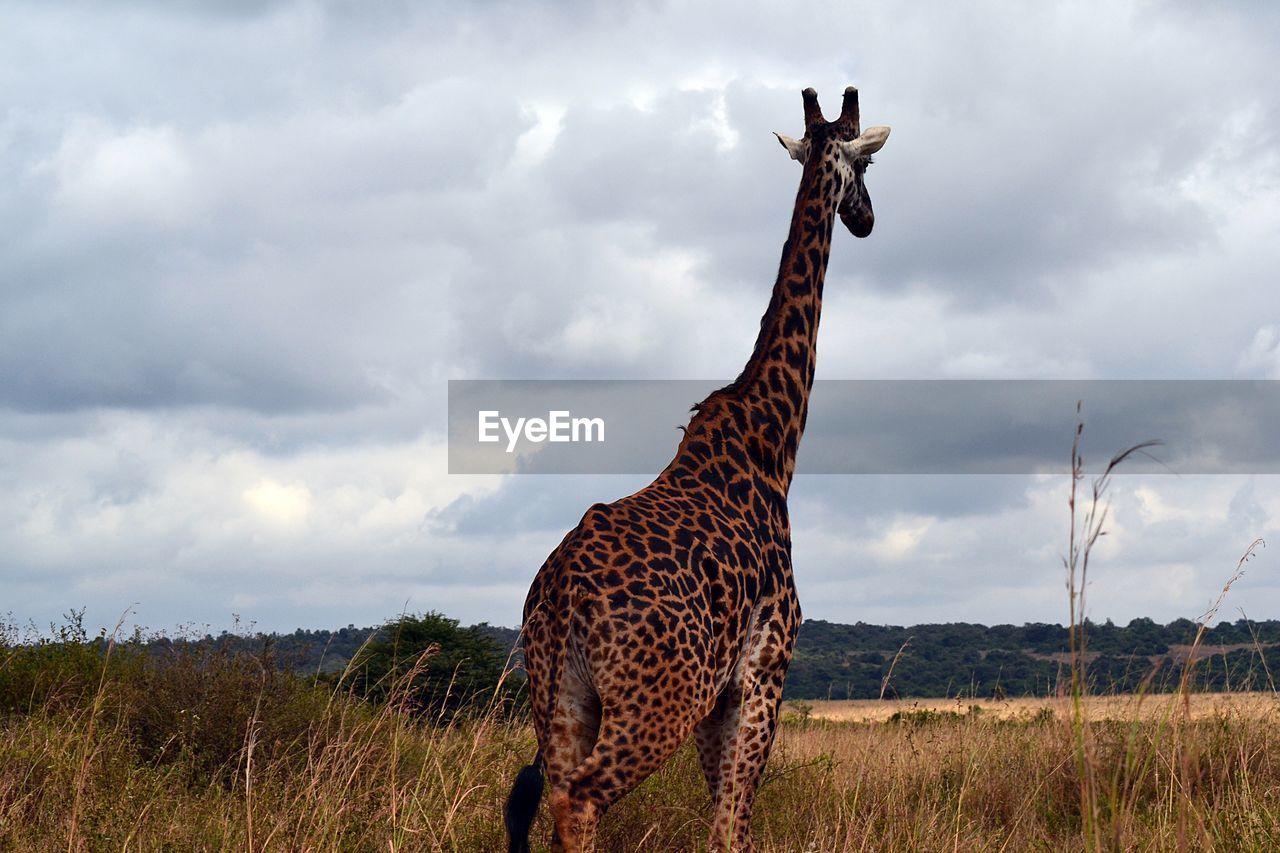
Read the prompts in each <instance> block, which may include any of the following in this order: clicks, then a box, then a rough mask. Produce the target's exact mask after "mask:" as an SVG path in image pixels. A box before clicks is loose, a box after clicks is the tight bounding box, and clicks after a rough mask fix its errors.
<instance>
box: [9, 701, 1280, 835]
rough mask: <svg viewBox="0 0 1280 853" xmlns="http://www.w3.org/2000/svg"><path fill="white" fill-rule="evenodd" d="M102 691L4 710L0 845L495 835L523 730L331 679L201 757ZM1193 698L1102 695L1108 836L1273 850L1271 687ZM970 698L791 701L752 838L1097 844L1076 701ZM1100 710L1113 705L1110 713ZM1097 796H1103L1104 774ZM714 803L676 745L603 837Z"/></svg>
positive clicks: (528, 749)
mask: <svg viewBox="0 0 1280 853" xmlns="http://www.w3.org/2000/svg"><path fill="white" fill-rule="evenodd" d="M110 690H111V685H110V684H108V685H107V687H106V691H107V692H106V693H104V694H102V695H100V696H99V701H98V709H97V710H96V711H95V710H94V705H93V704H92V702H90V703H88V704H86V705H84V706H83V707H81V708H79V709H65V708H63V709H57V710H54V709H50V710H49V711H48V712H44V711H37V712H34V713H28V714H21V715H19V714H14V715H10V716H8V717H6V718H4V719H3V720H0V849H5V850H9V849H13V850H57V849H64V850H126V849H127V850H161V849H180V850H228V849H236V850H368V851H375V850H377V851H386V850H433V851H434V850H439V851H445V850H475V851H488V850H496V849H501V846H502V843H503V842H502V833H501V819H500V813H501V812H500V809H501V803H502V800H503V797H504V796H505V794H506V791H507V788H508V786H509V784H510V781H511V779H512V778H513V776H514V774H515V772H516V770H517V769H518V768H519V767H520V765H521V764H523V763H525V762H526V761H527V760H528V758H529V756H530V755H531V754H532V752H533V750H534V743H533V737H532V734H531V732H530V731H529V730H528V728H527V725H526V724H525V723H524V722H522V721H519V720H507V719H504V718H503V717H502V715H500V714H498V713H496V712H491V713H488V714H486V715H483V716H482V717H480V718H479V719H474V720H467V721H460V722H456V723H454V724H451V725H449V726H445V727H436V726H433V725H431V724H430V723H429V722H424V721H421V720H417V719H414V718H412V717H410V716H408V715H406V714H403V713H401V712H400V711H398V710H397V709H396V708H395V707H394V706H382V707H380V708H372V707H369V706H367V705H364V704H363V703H360V702H358V701H355V700H352V699H350V698H349V697H346V696H345V695H342V694H340V693H336V694H332V695H329V696H327V697H326V698H325V699H324V701H323V702H322V703H320V704H318V705H317V706H314V708H313V710H314V713H315V719H314V720H312V721H311V723H310V724H309V725H308V726H307V727H306V732H307V734H306V736H305V737H303V738H302V739H301V740H300V741H299V742H298V743H296V744H294V745H293V746H292V747H290V748H283V747H282V746H281V745H280V744H278V743H276V744H272V743H270V742H269V739H267V738H264V737H263V735H262V731H263V727H262V726H261V725H259V724H255V722H254V719H255V715H254V712H253V708H252V707H250V708H248V709H247V713H246V718H245V719H246V721H247V725H246V726H245V728H244V730H243V731H242V734H241V736H240V747H239V749H238V750H237V751H236V753H235V755H233V756H232V758H231V760H230V761H229V763H228V764H227V765H226V766H225V767H222V768H219V769H214V770H211V769H209V768H208V767H206V766H205V764H204V763H203V761H202V760H201V759H200V757H199V756H197V755H195V754H191V753H184V752H183V751H182V750H181V749H179V750H176V752H175V754H174V755H172V756H168V757H166V756H159V757H157V756H149V755H146V754H144V753H143V752H142V751H140V749H139V747H138V744H137V743H136V742H134V739H133V738H132V737H131V736H130V735H129V733H128V731H127V727H126V726H125V725H124V722H123V721H122V720H121V719H120V717H119V716H118V715H117V714H116V712H115V711H113V710H112V706H113V701H112V700H113V697H112V696H111V695H110ZM1193 698H1194V700H1195V713H1194V714H1193V717H1194V719H1190V720H1187V721H1185V722H1184V723H1183V724H1182V727H1181V729H1180V732H1181V734H1180V737H1179V738H1173V737H1171V736H1170V734H1169V727H1168V725H1167V724H1166V723H1164V722H1162V721H1161V718H1160V715H1159V714H1154V713H1149V712H1148V711H1147V710H1146V709H1148V708H1151V709H1159V708H1164V709H1168V707H1169V703H1170V702H1175V703H1176V702H1179V701H1180V700H1179V698H1178V697H1177V696H1162V697H1146V698H1145V699H1141V700H1139V699H1138V698H1137V697H1111V698H1110V699H1107V700H1104V701H1100V702H1098V704H1097V705H1096V710H1097V711H1098V714H1097V717H1096V718H1095V719H1094V720H1093V722H1092V725H1091V737H1092V747H1091V754H1092V756H1093V761H1094V762H1095V768H1094V769H1095V771H1096V773H1097V774H1098V777H1099V778H1101V779H1108V778H1111V776H1112V775H1113V774H1115V773H1116V772H1118V771H1119V770H1120V769H1122V768H1124V767H1126V766H1128V765H1129V764H1130V763H1131V761H1130V756H1132V755H1134V754H1135V753H1136V754H1145V751H1147V750H1150V751H1151V752H1152V754H1153V760H1152V761H1151V762H1150V763H1149V765H1148V766H1147V769H1146V770H1145V771H1144V772H1143V773H1142V774H1141V775H1139V776H1136V777H1135V778H1133V779H1132V780H1131V784H1130V785H1129V787H1128V788H1126V790H1125V791H1124V797H1123V802H1124V803H1125V811H1124V820H1123V822H1122V825H1121V826H1120V827H1119V829H1118V831H1117V836H1116V838H1117V846H1118V847H1122V848H1128V849H1160V850H1163V849H1178V848H1179V847H1181V848H1182V849H1208V848H1216V849H1227V850H1258V849H1274V848H1275V847H1276V846H1277V845H1280V727H1278V726H1277V725H1276V720H1275V718H1274V715H1275V713H1276V710H1277V707H1280V699H1277V698H1276V697H1274V696H1269V695H1260V694H1247V695H1240V696H1230V697H1223V696H1204V697H1193ZM971 704H973V703H968V702H966V703H963V704H961V705H959V706H957V705H956V703H954V702H951V703H947V702H943V703H923V702H921V703H814V709H813V715H812V716H811V717H810V719H808V720H799V719H797V718H796V717H795V716H790V717H789V718H788V721H787V722H786V723H785V724H784V725H783V727H782V729H781V732H780V735H779V742H778V746H777V748H776V750H775V754H774V757H773V759H772V761H771V763H770V767H769V771H768V774H767V779H766V782H765V784H764V786H763V787H762V789H761V793H760V799H759V804H758V807H757V813H756V820H755V824H754V831H755V835H756V838H757V840H758V843H759V845H760V847H761V848H762V849H764V850H775V851H783V850H787V851H790V850H991V851H997V850H1027V849H1049V848H1054V849H1065V850H1083V849H1090V845H1089V843H1088V841H1087V838H1086V836H1085V835H1084V834H1083V832H1082V822H1081V815H1080V800H1079V796H1078V787H1077V786H1078V776H1077V771H1076V767H1075V763H1074V757H1073V756H1074V749H1075V747H1074V728H1073V724H1072V721H1071V717H1070V714H1069V712H1066V711H1064V710H1063V709H1062V707H1061V706H1059V707H1058V708H1057V710H1054V711H1053V712H1052V713H1050V714H1045V713H1042V709H1044V708H1046V707H1052V704H1050V705H1046V703H1045V702H1043V701H1034V700H1028V701H1013V702H1008V703H1000V704H999V705H998V706H996V707H993V708H992V710H990V711H983V712H981V713H977V714H973V713H970V712H969V706H970V705H971ZM871 706H874V710H875V712H876V716H878V717H882V716H884V715H885V714H884V712H885V711H887V710H890V709H892V710H894V711H899V712H904V713H901V714H900V716H899V717H898V718H897V719H896V721H893V722H887V721H884V720H881V719H872V720H868V719H866V717H865V716H863V717H862V718H861V719H859V720H858V721H856V722H855V721H844V722H832V721H830V720H827V719H819V718H818V717H819V716H822V715H826V714H828V713H835V712H840V711H844V712H845V713H846V714H848V713H849V712H854V713H857V714H864V715H865V714H866V713H867V712H869V711H871V710H873V708H872V707H871ZM1111 708H1116V709H1119V710H1120V711H1122V712H1125V713H1121V714H1118V715H1117V716H1116V719H1115V720H1114V721H1107V720H1106V719H1105V718H1106V717H1107V716H1108V715H1109V714H1108V709H1111ZM1135 708H1141V709H1143V710H1142V713H1141V714H1140V715H1135V714H1133V713H1132V711H1133V710H1134V709H1135ZM926 710H934V711H942V712H948V713H935V714H933V715H930V714H925V713H920V712H922V711H926ZM94 715H96V722H95V721H94ZM1135 717H1137V718H1136V719H1135ZM77 791H78V792H79V795H78V796H77ZM1101 796H1102V804H1101V810H1102V813H1104V814H1105V813H1106V812H1107V808H1108V800H1107V796H1108V793H1107V788H1106V786H1103V788H1102V791H1101ZM709 818H710V802H709V798H708V796H707V794H706V791H705V788H704V785H703V782H702V779H701V775H700V773H699V770H698V767H697V761H696V757H695V755H694V752H693V750H692V748H691V747H689V746H686V747H684V748H683V749H682V750H681V751H680V752H679V753H678V754H677V755H676V757H675V758H674V759H673V760H672V761H671V762H670V763H669V764H668V765H667V766H666V767H665V768H663V770H662V771H661V772H659V773H658V774H657V775H655V776H654V777H653V778H651V779H650V780H648V781H647V782H646V783H645V784H644V785H642V786H641V788H640V789H639V790H637V791H636V792H634V793H633V794H632V795H630V796H628V797H627V798H626V799H624V800H623V801H622V803H620V804H619V805H618V806H617V807H616V808H615V809H614V810H613V811H612V812H610V814H609V815H608V816H607V817H606V820H605V823H604V826H603V827H602V835H601V841H602V847H603V849H605V850H685V849H689V850H693V849H699V848H700V847H701V846H702V845H703V842H704V840H705V834H706V832H707V826H708V821H709ZM549 830H550V827H549V826H548V824H547V819H546V815H545V810H544V813H543V815H542V816H541V817H540V818H539V822H538V824H537V825H536V826H535V833H534V835H535V849H546V842H547V840H548V837H549Z"/></svg>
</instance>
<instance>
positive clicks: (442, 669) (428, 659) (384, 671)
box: [351, 612, 506, 722]
mask: <svg viewBox="0 0 1280 853" xmlns="http://www.w3.org/2000/svg"><path fill="white" fill-rule="evenodd" d="M505 664H506V655H505V654H504V653H503V651H502V650H501V649H500V648H499V646H498V644H497V643H496V642H495V641H494V640H493V639H492V637H490V636H489V635H487V634H486V633H485V632H484V631H483V630H481V629H479V628H476V627H472V628H462V627H460V626H459V624H458V620H456V619H449V618H448V617H446V616H444V615H442V614H440V613H434V612H428V613H424V614H422V615H421V616H414V615H406V616H402V617H400V618H399V619H394V620H392V621H390V622H387V623H386V624H385V625H383V626H382V628H381V629H380V630H379V631H378V633H377V635H376V636H375V637H374V638H373V639H372V640H370V641H369V643H368V644H367V645H365V646H364V648H363V649H361V650H360V651H359V652H358V653H357V654H356V656H355V658H354V660H353V661H352V667H351V670H352V673H353V676H352V682H351V683H352V684H353V686H354V689H355V690H356V692H357V693H359V694H361V695H363V696H364V697H366V698H368V699H371V700H373V701H375V702H387V701H395V702H403V703H405V704H406V705H407V706H408V707H409V709H410V710H411V711H413V712H414V713H417V714H420V715H422V716H424V717H426V718H428V719H438V720H440V721H442V722H448V721H449V720H451V719H453V717H455V716H456V715H458V714H459V713H462V712H465V711H468V710H473V709H475V708H477V707H484V706H485V705H487V703H488V702H489V700H490V699H491V698H493V697H494V695H495V693H496V692H497V691H498V690H499V689H500V685H501V684H502V681H503V678H502V673H503V669H504V667H505Z"/></svg>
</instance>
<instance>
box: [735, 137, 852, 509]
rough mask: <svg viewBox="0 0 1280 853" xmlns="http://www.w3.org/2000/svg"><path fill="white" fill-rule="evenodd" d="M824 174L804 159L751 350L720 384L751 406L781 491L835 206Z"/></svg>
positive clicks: (800, 415)
mask: <svg viewBox="0 0 1280 853" xmlns="http://www.w3.org/2000/svg"><path fill="white" fill-rule="evenodd" d="M824 178H825V180H824ZM829 180H831V176H829V175H826V174H824V171H823V164H822V162H821V158H817V157H815V158H813V159H811V160H810V161H809V162H808V163H807V164H806V165H805V167H804V172H803V175H802V177H801V179H800V189H799V190H798V191H797V193H796V203H795V210H794V212H793V213H792V215H791V229H790V231H789V233H788V235H787V242H786V243H785V244H784V245H783V248H782V261H781V263H780V264H779V267H778V278H777V281H776V282H775V283H774V285H773V296H772V297H771V299H770V300H769V308H768V310H766V311H765V314H764V317H763V318H762V319H761V320H760V335H759V337H757V339H756V345H755V350H754V351H753V352H752V354H751V358H750V359H749V360H748V361H747V365H746V367H745V368H743V371H742V374H741V375H740V376H739V377H738V378H737V379H736V380H734V382H733V384H731V385H730V386H728V387H727V388H725V389H724V391H725V392H726V394H727V396H728V397H730V398H736V399H737V400H740V401H741V402H743V403H745V404H746V405H747V406H748V409H749V410H751V411H753V412H754V413H756V414H755V415H754V417H753V418H752V419H751V423H750V432H751V434H752V437H754V438H755V439H757V440H758V441H759V443H760V457H761V458H760V462H761V463H762V466H763V467H764V469H765V471H764V473H765V474H766V476H769V477H770V478H771V479H776V481H777V484H778V485H779V486H780V487H781V489H782V492H783V494H785V493H786V491H787V490H788V489H789V487H790V485H791V477H792V475H793V473H794V472H795V461H796V450H797V448H798V447H799V444H800V437H801V435H802V434H803V433H804V426H805V420H806V418H807V417H808V413H809V391H810V389H811V388H812V387H813V372H814V366H815V364H816V357H817V350H816V345H817V336H818V320H819V317H820V315H821V313H822V284H823V279H824V278H825V276H826V271H827V259H828V257H829V256H830V254H831V228H832V225H833V223H834V220H835V213H836V201H835V199H834V198H832V197H831V194H830V193H829V192H826V191H824V190H825V187H824V184H825V183H827V181H829Z"/></svg>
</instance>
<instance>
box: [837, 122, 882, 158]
mask: <svg viewBox="0 0 1280 853" xmlns="http://www.w3.org/2000/svg"><path fill="white" fill-rule="evenodd" d="M888 138H889V128H887V127H883V126H882V127H869V128H867V129H866V130H864V131H862V133H861V134H859V135H858V138H857V139H851V140H849V141H848V142H841V143H840V147H841V148H842V149H844V155H845V156H846V157H848V158H849V159H850V160H857V159H858V158H859V157H869V156H870V155H872V154H874V153H876V152H877V151H879V150H880V149H881V148H883V147H884V143H885V140H887V139H888Z"/></svg>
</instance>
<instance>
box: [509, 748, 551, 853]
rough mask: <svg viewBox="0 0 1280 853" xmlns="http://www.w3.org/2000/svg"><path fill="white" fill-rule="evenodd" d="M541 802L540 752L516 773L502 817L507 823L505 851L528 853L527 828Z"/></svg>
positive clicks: (530, 825)
mask: <svg viewBox="0 0 1280 853" xmlns="http://www.w3.org/2000/svg"><path fill="white" fill-rule="evenodd" d="M541 802H542V753H541V752H539V753H538V755H537V757H535V758H534V759H533V763H532V764H530V765H529V766H527V767H525V768H524V769H523V770H521V771H520V772H519V773H517V774H516V781H515V782H514V784H512V786H511V793H510V794H509V795H507V805H506V807H505V808H503V810H502V817H503V820H504V822H505V823H506V825H507V853H529V829H530V828H531V827H532V826H533V819H534V818H535V817H537V815H538V804H539V803H541Z"/></svg>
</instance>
